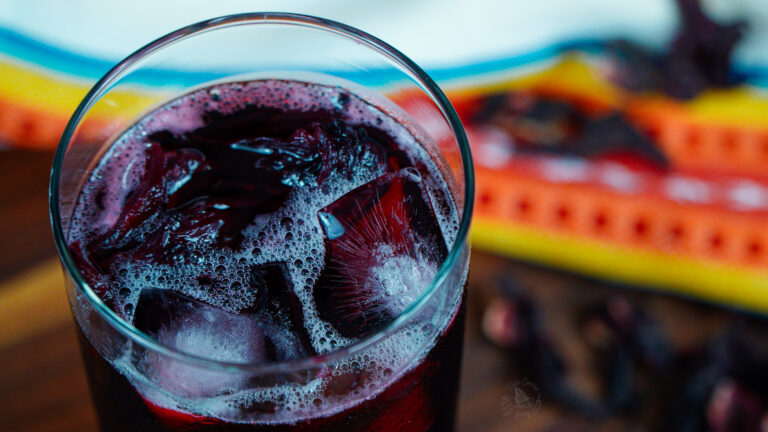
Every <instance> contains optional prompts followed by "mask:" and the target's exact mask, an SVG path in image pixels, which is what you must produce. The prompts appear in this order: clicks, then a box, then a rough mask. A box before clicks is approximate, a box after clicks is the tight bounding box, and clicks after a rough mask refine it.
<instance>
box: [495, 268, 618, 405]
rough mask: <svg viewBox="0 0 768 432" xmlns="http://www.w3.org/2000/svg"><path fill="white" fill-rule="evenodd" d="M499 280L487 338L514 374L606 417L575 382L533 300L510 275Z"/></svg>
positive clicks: (561, 399) (564, 402)
mask: <svg viewBox="0 0 768 432" xmlns="http://www.w3.org/2000/svg"><path fill="white" fill-rule="evenodd" d="M500 281H501V283H500V287H501V291H502V293H501V296H499V297H496V298H494V299H492V300H491V301H490V302H489V303H488V307H487V308H486V310H485V312H484V314H483V318H482V328H483V333H484V335H485V337H486V338H487V339H488V340H489V341H490V342H492V343H493V344H495V345H497V346H499V347H500V348H503V349H504V350H505V351H506V353H507V354H508V357H509V359H510V362H511V364H512V367H513V369H514V370H515V374H516V375H518V376H521V377H526V378H528V379H530V380H531V381H532V382H535V383H536V385H537V386H538V387H539V388H540V390H541V392H542V396H544V397H547V398H551V399H553V400H556V401H557V402H558V403H559V404H561V405H563V406H564V407H566V408H568V409H570V410H572V411H575V412H578V413H581V414H583V415H585V416H588V417H593V418H602V417H605V416H606V415H607V414H608V411H607V409H606V407H605V406H604V405H603V404H602V403H601V402H600V401H598V400H596V399H595V398H593V397H592V396H590V395H589V394H587V393H585V392H581V391H579V389H577V388H576V387H575V386H574V385H573V384H572V382H571V379H570V373H571V371H570V369H569V366H568V364H567V363H566V361H565V358H564V356H563V355H562V354H561V352H560V347H559V346H557V345H556V344H555V343H554V342H553V341H552V338H551V337H550V336H549V334H548V333H547V332H546V331H545V330H544V329H543V326H542V323H543V322H542V320H543V318H542V317H541V316H540V312H539V310H538V308H537V307H536V305H535V303H534V302H533V300H532V299H531V298H530V297H529V296H528V295H527V294H526V293H525V292H524V290H523V289H521V287H520V286H519V285H518V283H517V282H516V281H515V280H514V279H512V278H511V277H509V276H503V277H502V278H500Z"/></svg>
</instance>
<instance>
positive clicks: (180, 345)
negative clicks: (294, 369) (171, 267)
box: [133, 289, 272, 396]
mask: <svg viewBox="0 0 768 432" xmlns="http://www.w3.org/2000/svg"><path fill="white" fill-rule="evenodd" d="M133 325H134V326H135V327H136V328H137V329H139V330H141V331H143V332H144V333H146V334H148V335H149V336H151V337H153V338H154V339H156V340H157V341H158V342H160V343H161V344H163V345H166V346H169V347H172V348H175V349H177V350H179V351H183V352H185V353H189V354H193V355H196V356H200V357H205V358H208V359H212V360H217V361H223V362H234V363H256V362H264V361H270V360H272V359H271V358H270V355H269V354H270V353H269V347H268V343H267V338H266V336H265V332H264V329H263V328H262V325H261V324H260V323H259V322H258V321H257V320H255V319H254V318H253V317H252V316H249V315H246V314H232V313H228V312H226V311H224V310H221V309H219V308H216V307H214V306H211V305H208V304H206V303H204V302H201V301H198V300H195V299H192V298H190V297H187V296H185V295H182V294H179V293H176V292H173V291H171V290H167V289H145V290H143V291H142V293H141V295H140V297H139V301H138V302H137V304H136V310H135V314H134V318H133ZM139 361H140V362H142V364H141V368H142V369H145V370H146V371H147V373H148V374H149V375H150V376H151V377H152V378H153V379H154V380H155V381H156V382H158V383H160V385H161V386H163V387H164V388H166V389H168V390H171V391H173V392H175V393H177V394H179V395H183V396H210V395H215V394H220V393H221V392H226V391H229V390H231V389H236V388H240V387H241V386H243V385H244V384H245V378H244V377H243V376H240V375H238V374H236V373H234V372H223V371H216V370H212V369H209V368H205V367H200V366H196V365H195V364H193V363H189V362H185V361H180V360H176V359H173V358H170V357H166V356H161V355H156V354H150V355H147V356H143V357H142V358H141V359H140V360H139Z"/></svg>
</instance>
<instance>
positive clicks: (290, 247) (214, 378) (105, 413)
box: [66, 79, 463, 431]
mask: <svg viewBox="0 0 768 432" xmlns="http://www.w3.org/2000/svg"><path fill="white" fill-rule="evenodd" d="M405 123H407V119H406V118H405V117H404V116H402V115H398V114H395V113H393V111H392V110H388V109H385V108H383V107H382V106H381V105H379V104H377V103H376V102H375V101H372V100H371V99H370V98H362V97H359V96H357V95H356V94H355V93H353V92H350V91H349V90H348V89H346V88H344V87H342V86H331V85H325V84H317V83H310V82H304V81H295V80H275V79H269V80H267V79H265V80H254V81H240V82H229V83H220V84H216V85H214V86H210V87H206V88H201V89H198V90H195V91H192V92H190V93H187V94H185V95H183V96H181V97H179V98H177V99H174V100H172V101H170V102H168V103H166V104H164V105H162V106H160V107H159V108H156V109H154V110H152V111H151V112H149V113H147V114H146V115H144V116H143V117H141V118H140V119H139V120H138V121H136V122H135V123H134V124H133V125H132V126H130V127H128V128H127V129H126V130H124V131H123V132H122V133H120V134H119V135H118V136H117V137H116V138H115V139H114V140H113V141H112V143H111V145H110V146H109V147H108V148H107V150H106V151H104V153H103V154H102V155H101V157H100V158H99V160H98V162H97V163H96V164H95V165H94V166H93V168H92V169H91V171H90V173H89V174H88V175H87V176H86V179H85V181H84V182H83V183H82V185H81V189H80V192H79V195H78V198H77V201H76V204H75V207H74V212H73V214H74V217H73V219H72V222H71V224H70V228H69V230H68V233H67V234H66V241H67V247H68V250H69V252H70V254H71V255H72V257H73V260H74V262H75V263H76V265H77V268H78V270H79V272H80V273H81V274H82V276H83V278H84V279H85V281H86V282H87V283H88V285H89V286H90V288H91V289H92V290H93V291H94V292H95V293H96V294H97V295H98V296H99V298H101V300H102V301H103V302H104V303H105V304H106V305H107V306H108V307H109V308H110V309H112V310H113V311H114V312H115V313H117V314H118V315H119V316H120V317H121V318H122V319H124V320H125V321H126V322H128V323H130V324H131V325H132V326H133V327H135V328H136V329H137V330H139V331H140V332H143V333H144V334H146V335H147V336H149V337H150V338H152V339H154V340H155V341H157V342H158V343H159V344H162V345H163V346H166V347H168V348H170V349H172V350H175V351H178V352H181V353H185V354H190V355H192V356H196V357H199V358H204V359H211V360H214V361H218V362H225V363H233V364H249V365H260V364H263V365H270V364H275V363H280V362H291V361H300V360H302V359H308V358H315V359H320V360H318V361H321V360H322V358H323V357H324V356H328V355H332V354H333V353H334V352H337V351H338V350H341V349H345V348H347V347H350V346H353V345H354V344H355V343H357V342H359V341H361V340H364V339H366V338H369V337H372V335H375V334H376V333H380V332H383V331H385V330H386V329H387V327H388V326H390V325H391V324H392V323H393V322H394V321H395V320H396V319H397V318H398V317H399V316H401V314H403V313H404V312H405V311H406V310H407V309H408V308H409V307H411V306H412V305H414V304H416V303H418V301H419V299H420V298H421V297H422V294H423V293H424V292H425V291H426V290H427V289H428V288H429V286H430V284H431V283H432V281H433V280H434V279H435V278H436V276H437V275H438V271H439V268H440V266H441V265H442V263H443V262H444V260H445V259H446V257H447V256H448V253H449V245H451V244H453V242H454V241H455V240H456V235H457V231H458V229H459V215H458V212H457V208H456V204H455V203H454V201H453V199H452V196H451V193H450V190H449V186H448V182H447V181H446V180H445V178H444V175H445V174H444V171H441V169H440V167H439V162H437V161H436V160H435V158H434V156H433V154H432V153H430V152H429V151H428V147H429V146H427V145H426V143H425V142H424V140H425V138H424V136H419V134H418V133H417V132H415V129H414V128H413V127H409V126H408V125H406V124H405ZM447 304H448V305H449V307H439V308H438V307H430V306H429V305H427V306H426V307H423V308H421V310H419V313H420V314H422V315H423V316H422V317H421V319H420V324H419V325H417V326H416V325H414V326H410V327H408V328H406V329H404V330H403V331H399V332H396V333H394V334H392V335H390V336H389V338H388V339H387V340H386V341H385V342H384V343H381V344H380V346H378V347H377V349H372V350H366V351H365V352H361V353H360V354H359V355H358V356H355V355H350V357H349V359H348V360H346V361H345V362H343V364H336V365H334V366H333V367H318V368H316V369H313V370H312V371H311V372H305V373H285V374H272V375H270V376H269V377H268V378H265V377H258V376H248V377H245V376H244V375H243V376H240V375H237V374H230V373H227V372H223V371H203V370H200V369H197V368H193V367H188V366H186V365H184V364H181V363H179V362H175V361H171V360H168V359H166V358H164V357H163V356H151V355H139V356H137V355H131V354H130V352H131V347H129V346H128V347H124V348H123V351H122V354H119V355H115V356H113V357H111V358H110V356H105V355H103V353H102V354H100V353H98V352H97V351H96V350H95V349H94V348H93V346H91V344H89V343H88V340H87V337H86V336H85V334H81V336H83V337H82V342H83V343H82V346H83V351H84V357H85V359H86V368H87V371H88V374H89V376H90V378H91V386H92V391H93V393H94V399H95V400H96V403H97V405H103V406H100V407H99V408H100V409H99V411H100V414H101V421H102V425H103V427H104V428H105V430H110V431H134V430H142V431H195V430H200V431H209V430H210V431H229V430H233V431H239V430H243V431H262V430H263V431H272V430H275V431H278V430H302V431H303V430H306V431H337V430H355V431H367V430H370V431H374V430H375V431H446V430H452V428H453V414H452V411H453V409H454V407H455V399H456V393H457V388H456V386H457V377H458V370H459V364H460V352H461V339H462V329H463V297H462V295H461V293H460V292H459V294H458V295H456V296H455V298H453V299H452V300H450V301H448V302H447ZM411 347H420V348H419V351H420V352H419V353H416V355H414V353H413V350H412V349H411ZM126 353H127V354H126ZM115 401H117V404H116V403H115ZM116 405H117V406H116Z"/></svg>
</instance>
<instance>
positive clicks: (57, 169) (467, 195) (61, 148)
mask: <svg viewBox="0 0 768 432" xmlns="http://www.w3.org/2000/svg"><path fill="white" fill-rule="evenodd" d="M245 24H286V25H294V26H303V27H310V28H314V29H317V30H322V31H328V32H331V33H336V34H338V35H340V36H343V37H346V38H348V39H351V40H353V41H356V42H360V43H362V44H364V45H365V46H367V47H369V48H371V49H374V50H376V51H378V52H379V53H380V54H382V55H384V56H385V57H387V58H389V59H390V60H391V61H394V62H395V63H396V64H397V65H398V66H399V67H401V68H403V69H405V71H407V72H409V73H410V74H411V78H412V79H415V80H416V81H417V84H419V85H420V86H422V90H423V91H425V92H426V93H427V94H428V95H429V96H430V97H431V98H433V101H435V102H436V103H437V105H438V108H439V109H440V111H441V113H442V115H443V116H444V117H445V119H446V121H447V122H448V124H449V126H450V127H451V129H452V132H453V135H454V138H455V139H456V141H457V143H458V146H459V151H460V154H461V159H462V169H463V173H464V206H463V210H462V213H461V221H460V223H459V230H458V231H457V233H456V239H455V241H454V243H453V245H452V246H451V248H450V251H449V252H448V255H447V256H446V258H445V260H443V263H442V264H441V266H440V268H439V270H438V272H437V275H436V276H435V277H434V278H433V279H432V282H431V283H430V285H429V286H428V287H427V288H426V289H425V290H424V292H423V293H422V294H421V295H420V296H419V298H418V299H417V300H416V301H414V302H413V303H411V304H410V305H409V306H408V307H407V308H405V310H403V311H402V312H401V313H400V314H399V315H398V316H397V318H395V319H394V320H393V321H391V322H390V323H389V324H387V325H386V326H385V327H384V328H382V329H380V330H378V331H376V332H374V333H372V334H371V335H368V336H366V337H364V338H362V339H360V340H357V341H355V342H354V343H352V344H350V345H347V346H345V347H343V348H341V349H338V350H336V351H333V352H330V353H327V354H318V355H315V356H312V357H306V358H302V359H295V360H287V361H281V362H272V363H258V362H257V363H238V362H226V361H219V360H214V359H211V358H208V357H204V356H199V355H196V354H192V353H189V352H185V351H182V350H179V349H176V348H173V347H170V346H167V345H164V344H162V343H161V342H160V341H158V340H156V339H155V338H153V337H151V336H149V335H148V334H146V333H145V332H142V331H141V330H139V329H137V328H136V327H134V326H133V325H132V324H131V323H129V322H128V321H126V320H124V319H123V318H122V317H120V316H119V315H118V314H117V313H115V312H114V311H113V310H112V309H111V308H109V307H108V306H107V305H106V304H105V303H104V301H103V300H102V299H101V298H100V297H99V296H98V295H97V294H96V293H95V292H94V291H93V290H92V289H91V288H90V286H89V285H88V283H87V282H86V281H85V279H84V278H83V277H82V275H81V274H80V271H79V270H78V268H77V266H76V265H75V263H74V260H73V259H72V256H71V254H70V253H69V249H68V248H67V244H66V240H65V235H64V232H63V229H62V225H61V214H60V208H59V184H60V177H61V169H62V164H63V161H64V157H65V154H66V150H67V148H68V147H69V143H70V140H71V139H72V136H73V135H74V132H75V129H76V128H77V126H78V125H79V124H80V122H81V120H82V118H83V116H84V115H85V113H86V112H87V111H88V110H89V109H90V107H91V106H92V103H93V102H94V101H95V100H96V99H97V98H100V97H101V96H103V95H104V93H106V91H107V90H108V89H109V87H110V85H111V84H112V83H113V81H114V80H115V79H117V78H119V76H120V75H121V74H122V72H123V71H125V70H126V69H128V68H130V67H131V66H132V65H133V64H134V63H136V62H137V61H139V60H140V59H142V58H144V57H146V56H148V55H151V54H153V53H155V52H156V51H159V50H161V49H163V48H164V47H166V46H168V45H170V44H173V43H175V42H179V41H181V40H184V39H187V38H190V37H192V36H194V35H196V34H199V33H203V32H207V31H210V30H213V29H217V28H228V27H233V26H237V25H245ZM474 189H475V183H474V167H473V164H472V155H471V152H470V147H469V141H468V140H467V136H466V133H465V131H464V127H463V126H462V124H461V121H460V120H459V117H458V114H457V113H456V111H455V109H454V108H453V105H451V103H450V102H449V100H448V98H447V97H446V96H445V94H444V93H443V91H442V90H441V89H440V88H439V87H438V86H437V84H436V83H435V82H434V81H433V80H432V78H430V77H429V75H428V74H427V73H426V72H425V71H424V70H423V69H422V68H421V67H419V66H418V65H417V64H416V63H414V62H413V61H412V60H411V59H410V58H408V57H407V56H406V55H405V54H403V53H401V52H400V51H399V50H397V49H396V48H394V47H392V46H391V45H389V44H387V43H386V42H384V41H382V40H381V39H378V38H377V37H375V36H372V35H370V34H368V33H366V32H364V31H362V30H358V29H357V28H354V27H352V26H349V25H346V24H342V23H339V22H336V21H333V20H329V19H325V18H319V17H315V16H311V15H303V14H294V13H284V12H250V13H240V14H234V15H225V16H221V17H217V18H212V19H208V20H204V21H200V22H197V23H195V24H191V25H188V26H186V27H183V28H181V29H178V30H176V31H173V32H171V33H168V34H166V35H165V36H162V37H160V38H158V39H155V40H154V41H152V42H150V43H148V44H146V45H144V46H143V47H141V48H139V49H138V50H136V51H134V52H133V53H132V54H130V55H129V56H127V57H126V58H125V59H123V60H121V61H120V62H119V63H117V64H116V65H115V66H114V67H113V68H112V69H110V70H109V72H107V73H106V74H105V75H104V76H103V77H102V78H101V79H99V80H98V81H97V82H96V84H94V86H93V87H92V88H91V89H90V90H89V91H88V93H87V94H86V95H85V97H84V98H83V100H82V101H81V102H80V104H79V105H78V107H77V109H76V110H75V111H74V113H73V114H72V116H71V117H70V119H69V121H68V122H67V125H66V127H65V129H64V132H63V134H62V136H61V140H60V141H59V144H58V146H57V148H56V154H55V156H54V160H53V167H52V169H51V178H50V189H49V212H50V218H51V226H52V229H53V236H54V242H55V243H56V248H57V250H58V253H59V258H60V259H61V262H62V263H63V267H64V271H65V276H68V277H70V278H71V280H72V281H73V282H74V283H75V285H76V288H77V290H79V291H80V292H81V293H82V294H84V295H85V297H86V299H87V300H88V301H89V303H90V304H91V305H93V307H94V309H95V310H96V311H97V312H98V313H99V315H101V317H102V318H104V319H105V320H106V321H107V322H108V323H109V324H110V325H111V326H112V327H114V328H115V329H116V330H117V331H119V332H120V333H122V334H123V335H125V336H127V337H128V339H130V340H132V341H133V342H136V343H138V344H140V345H142V346H143V347H144V348H147V349H149V350H152V351H155V352H157V353H159V354H161V355H165V356H168V357H171V358H174V359H176V360H181V361H184V362H188V363H192V364H196V365H198V366H202V367H208V368H213V369H216V370H224V371H232V372H257V373H259V374H271V373H286V372H294V371H299V370H304V369H311V368H316V367H320V366H322V365H325V364H328V363H330V362H332V361H334V360H336V359H340V358H342V357H346V356H350V355H354V354H355V353H357V352H360V351H362V350H364V349H365V348H367V347H369V346H371V345H373V344H375V343H376V342H378V341H380V340H382V339H384V338H386V337H387V336H389V335H391V334H392V333H394V332H395V331H397V330H398V329H399V328H400V327H401V325H402V324H403V323H404V322H405V321H406V320H407V319H408V318H410V317H411V316H412V315H414V314H415V313H417V312H418V311H419V310H420V309H421V308H422V307H423V306H424V305H425V304H426V303H427V301H428V300H429V299H430V298H431V297H432V295H433V294H434V293H435V292H436V291H437V290H438V287H440V286H441V285H442V284H443V282H444V281H445V279H446V277H447V276H448V273H449V272H450V270H451V268H452V267H453V265H454V263H455V262H456V260H457V258H458V256H459V254H460V253H461V251H462V249H463V248H464V245H465V243H466V240H467V235H468V232H469V225H470V221H471V218H472V208H473V204H474ZM78 325H79V324H78Z"/></svg>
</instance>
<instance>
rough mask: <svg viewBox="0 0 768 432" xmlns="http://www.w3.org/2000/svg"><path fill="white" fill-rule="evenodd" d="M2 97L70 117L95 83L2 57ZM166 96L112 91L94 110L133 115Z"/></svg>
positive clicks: (109, 115) (101, 114)
mask: <svg viewBox="0 0 768 432" xmlns="http://www.w3.org/2000/svg"><path fill="white" fill-rule="evenodd" d="M0 76H1V77H3V79H2V80H0V99H3V100H5V101H7V102H10V103H12V104H15V105H19V106H22V107H26V108H29V109H33V110H36V111H41V112H47V113H50V114H54V115H61V116H65V117H69V116H70V115H72V113H73V112H74V110H75V108H76V107H77V105H78V104H79V103H80V101H81V100H82V99H83V97H84V96H85V94H86V93H87V92H88V90H89V89H90V87H91V85H90V84H91V83H87V82H84V81H78V80H73V79H65V78H62V77H57V76H55V75H53V74H51V73H47V72H43V71H41V70H36V69H34V67H32V66H29V65H22V64H20V63H14V62H12V61H10V60H8V59H5V58H0ZM161 96H162V95H155V94H151V93H149V92H146V91H140V90H138V89H131V90H130V91H125V90H117V91H114V92H111V93H110V94H109V95H107V96H106V97H105V98H102V100H101V103H99V104H97V105H96V106H95V107H94V109H93V112H92V115H94V116H96V117H107V118H112V117H132V116H135V115H137V114H139V113H140V112H142V111H143V110H144V109H146V108H147V107H148V106H150V105H151V104H153V103H154V102H155V101H157V100H158V99H159V98H160V97H161Z"/></svg>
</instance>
